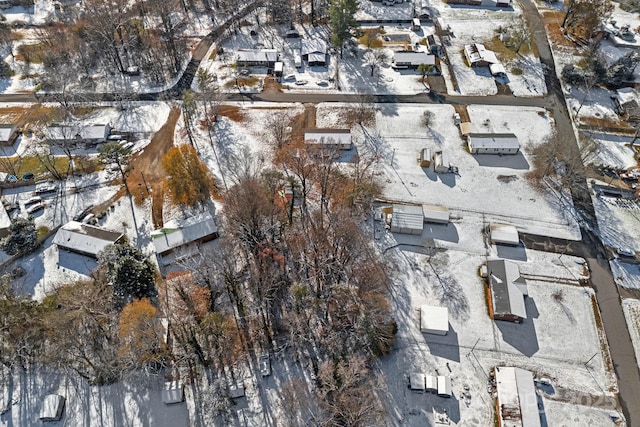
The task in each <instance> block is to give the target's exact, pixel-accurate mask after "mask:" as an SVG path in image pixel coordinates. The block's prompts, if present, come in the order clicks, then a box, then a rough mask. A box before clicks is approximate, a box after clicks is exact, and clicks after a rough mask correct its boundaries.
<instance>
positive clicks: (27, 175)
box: [22, 172, 36, 181]
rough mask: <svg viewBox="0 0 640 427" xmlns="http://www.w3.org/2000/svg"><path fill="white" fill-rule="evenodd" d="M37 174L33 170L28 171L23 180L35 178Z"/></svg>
mask: <svg viewBox="0 0 640 427" xmlns="http://www.w3.org/2000/svg"><path fill="white" fill-rule="evenodd" d="M35 177H36V176H35V175H34V174H33V173H32V172H27V173H25V174H24V175H22V180H23V181H30V180H33V179H34V178H35Z"/></svg>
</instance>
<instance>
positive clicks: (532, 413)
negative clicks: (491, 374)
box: [496, 367, 541, 427]
mask: <svg viewBox="0 0 640 427" xmlns="http://www.w3.org/2000/svg"><path fill="white" fill-rule="evenodd" d="M496 388H497V392H498V402H497V405H498V417H500V425H501V426H504V427H540V425H541V424H540V416H539V415H538V412H539V411H538V399H537V394H536V390H535V386H534V384H533V374H532V373H531V372H529V371H526V370H524V369H520V368H513V367H496Z"/></svg>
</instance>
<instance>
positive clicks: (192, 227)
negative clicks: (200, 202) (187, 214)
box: [151, 212, 218, 255]
mask: <svg viewBox="0 0 640 427" xmlns="http://www.w3.org/2000/svg"><path fill="white" fill-rule="evenodd" d="M217 233H218V227H217V226H216V223H215V221H214V220H213V216H211V214H210V213H209V212H205V213H202V214H199V215H196V216H194V217H191V218H187V219H186V220H181V221H179V220H173V221H168V222H167V223H165V224H164V227H162V228H161V229H158V230H155V231H153V232H152V233H151V237H152V238H153V244H154V246H155V248H156V253H158V254H160V255H162V254H164V253H167V252H170V251H172V250H174V249H176V248H179V247H181V246H184V245H187V244H189V243H192V242H196V241H199V240H202V239H206V238H208V237H211V236H214V235H216V234H217Z"/></svg>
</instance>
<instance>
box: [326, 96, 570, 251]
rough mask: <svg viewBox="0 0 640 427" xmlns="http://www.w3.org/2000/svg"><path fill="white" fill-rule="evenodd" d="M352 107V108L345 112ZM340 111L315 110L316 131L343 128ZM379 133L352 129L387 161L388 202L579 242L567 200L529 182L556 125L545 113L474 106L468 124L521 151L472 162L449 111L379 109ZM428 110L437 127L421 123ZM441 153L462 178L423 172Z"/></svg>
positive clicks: (433, 107)
mask: <svg viewBox="0 0 640 427" xmlns="http://www.w3.org/2000/svg"><path fill="white" fill-rule="evenodd" d="M345 107H347V106H345ZM335 108H336V106H335V105H329V104H321V105H319V106H318V113H317V117H318V118H317V120H318V125H319V126H336V125H337V126H339V120H340V119H339V118H338V116H337V115H336V113H335V110H334V109H335ZM377 108H378V111H377V113H376V125H375V129H376V130H375V131H372V130H366V131H365V132H364V133H363V131H362V130H361V129H355V130H354V139H355V142H356V144H357V145H358V146H359V148H361V147H364V145H366V144H371V145H373V146H375V147H377V150H378V152H379V153H380V154H381V156H382V160H381V164H380V170H381V171H383V172H384V175H383V177H384V178H383V179H384V182H383V184H384V196H385V197H387V198H388V199H390V200H394V201H403V202H412V203H427V204H436V205H443V206H447V207H449V208H450V209H453V210H454V211H455V212H454V215H456V216H459V217H461V218H462V219H463V220H465V221H466V220H467V219H471V218H479V219H480V222H482V221H483V220H484V221H486V223H488V222H491V221H498V222H508V223H512V224H514V225H516V226H518V227H519V228H520V229H521V230H522V231H527V232H530V233H536V234H542V235H549V236H555V237H561V236H562V237H566V238H570V239H579V238H580V237H579V236H580V234H579V231H578V229H577V225H576V223H575V221H574V219H573V217H572V216H571V215H570V211H571V206H568V205H567V203H568V202H567V199H566V198H564V197H558V196H557V195H555V194H550V193H547V192H540V191H538V190H536V189H534V188H533V186H532V185H531V184H530V183H529V181H528V179H527V177H526V175H527V172H529V171H531V168H532V161H531V158H530V155H531V150H532V149H533V148H534V147H536V146H538V145H540V144H542V143H544V142H545V141H546V140H547V138H548V137H549V136H550V135H551V133H552V126H553V125H552V120H551V119H550V118H549V117H548V116H547V115H546V114H545V113H544V111H543V110H540V109H535V108H520V109H518V111H514V110H513V109H512V108H508V107H488V106H470V107H469V108H468V111H469V114H470V116H471V122H472V123H473V124H474V126H475V127H476V130H477V131H481V132H501V133H504V132H511V133H514V134H515V135H516V136H517V137H518V139H519V141H520V145H521V152H520V153H519V154H517V155H513V156H510V155H504V156H493V155H471V154H469V152H468V151H467V149H466V147H465V146H464V145H463V140H462V138H461V136H460V134H459V131H458V128H457V127H455V126H454V124H453V113H454V109H453V107H451V106H449V105H429V106H416V105H403V104H385V105H378V106H377ZM425 110H429V111H431V112H433V114H434V118H433V120H432V127H431V128H430V129H427V128H426V127H424V126H423V125H422V124H421V119H422V114H423V112H424V111H425ZM423 148H431V150H432V152H435V151H436V150H443V151H444V152H446V153H448V154H449V157H450V160H451V164H452V165H454V166H456V167H458V173H457V174H453V173H445V174H437V173H435V172H434V171H433V168H422V167H420V165H419V164H418V161H417V158H418V155H419V153H420V150H421V149H423Z"/></svg>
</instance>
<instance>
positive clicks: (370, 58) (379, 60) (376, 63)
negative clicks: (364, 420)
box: [363, 49, 389, 77]
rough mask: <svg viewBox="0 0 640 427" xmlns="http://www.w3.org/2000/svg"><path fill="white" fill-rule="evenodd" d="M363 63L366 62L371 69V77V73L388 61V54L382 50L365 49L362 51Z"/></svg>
mask: <svg viewBox="0 0 640 427" xmlns="http://www.w3.org/2000/svg"><path fill="white" fill-rule="evenodd" d="M363 58H364V63H365V64H367V66H368V67H369V70H370V71H371V77H373V73H374V72H375V71H376V70H377V69H378V68H380V67H382V66H384V65H386V64H387V63H388V62H389V55H387V53H386V52H385V51H384V50H373V49H367V51H366V52H365V53H364V56H363Z"/></svg>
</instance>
